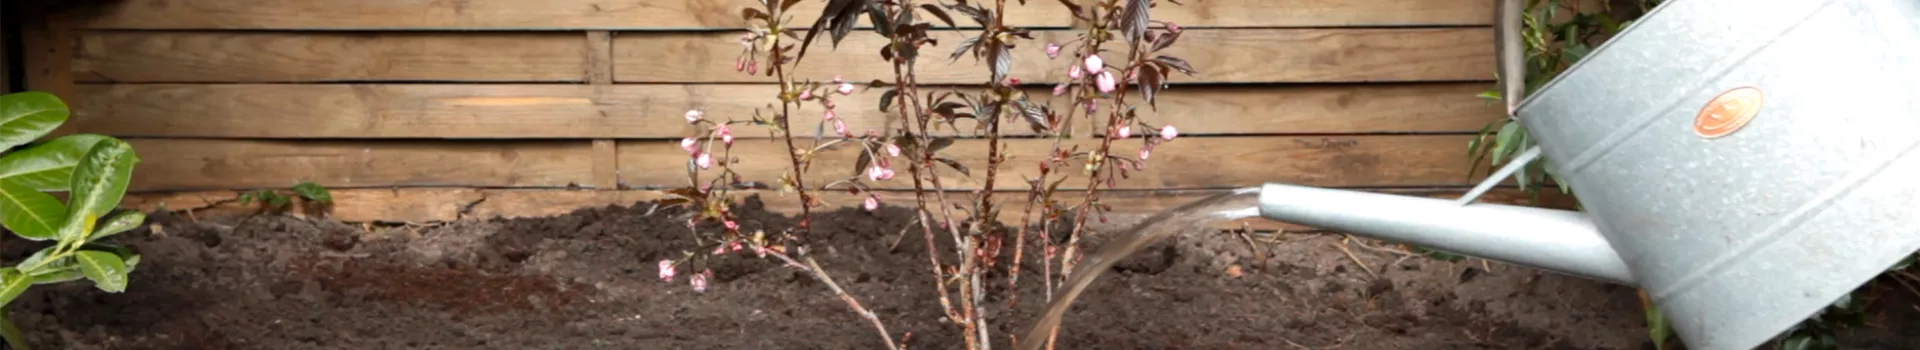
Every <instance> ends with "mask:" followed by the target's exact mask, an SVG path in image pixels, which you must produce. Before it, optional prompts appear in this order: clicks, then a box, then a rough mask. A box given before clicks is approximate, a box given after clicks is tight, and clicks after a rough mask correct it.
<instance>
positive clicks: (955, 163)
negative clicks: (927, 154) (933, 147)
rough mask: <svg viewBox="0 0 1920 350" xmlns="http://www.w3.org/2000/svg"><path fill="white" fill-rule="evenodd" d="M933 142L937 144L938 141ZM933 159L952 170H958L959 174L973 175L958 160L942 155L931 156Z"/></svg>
mask: <svg viewBox="0 0 1920 350" xmlns="http://www.w3.org/2000/svg"><path fill="white" fill-rule="evenodd" d="M935 144H938V143H937V142H936V143H935ZM933 160H936V161H939V162H940V163H941V164H946V165H947V167H949V168H953V170H955V171H959V172H960V175H966V176H967V177H973V172H972V171H970V170H968V169H967V165H966V164H960V161H957V160H953V159H950V158H944V157H935V158H933Z"/></svg>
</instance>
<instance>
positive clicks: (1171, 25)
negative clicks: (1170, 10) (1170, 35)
mask: <svg viewBox="0 0 1920 350" xmlns="http://www.w3.org/2000/svg"><path fill="white" fill-rule="evenodd" d="M1167 31H1169V32H1174V33H1179V32H1180V31H1181V29H1180V25H1179V24H1176V23H1173V22H1167Z"/></svg>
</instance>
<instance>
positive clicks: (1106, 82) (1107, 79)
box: [1094, 71, 1116, 93]
mask: <svg viewBox="0 0 1920 350" xmlns="http://www.w3.org/2000/svg"><path fill="white" fill-rule="evenodd" d="M1094 84H1096V85H1097V86H1098V87H1099V88H1100V92H1101V93H1108V92H1113V89H1114V88H1115V87H1116V86H1114V85H1115V84H1116V82H1114V81H1113V72H1111V71H1103V72H1100V77H1099V78H1094Z"/></svg>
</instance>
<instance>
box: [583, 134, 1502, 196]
mask: <svg viewBox="0 0 1920 350" xmlns="http://www.w3.org/2000/svg"><path fill="white" fill-rule="evenodd" d="M1136 137H1137V136H1136ZM1472 137H1473V136H1471V135H1409V136H1327V137H1190V138H1181V139H1177V140H1175V141H1173V142H1169V143H1166V144H1162V145H1160V146H1158V147H1157V148H1156V149H1155V150H1154V153H1153V156H1152V157H1151V158H1150V159H1149V160H1148V162H1147V165H1146V170H1145V171H1134V172H1131V174H1130V176H1131V178H1129V179H1122V180H1119V181H1117V185H1118V187H1119V188H1122V189H1166V188H1238V187H1246V186H1254V185H1258V184H1261V183H1265V182H1275V181H1277V182H1286V183H1297V184H1305V185H1313V186H1336V187H1380V186H1396V187H1404V186H1423V187H1426V186H1431V187H1439V186H1463V185H1473V184H1476V183H1477V180H1478V178H1473V179H1469V178H1468V177H1467V171H1468V169H1469V168H1468V166H1469V165H1470V163H1469V162H1468V158H1467V152H1466V145H1467V140H1468V139H1470V138H1472ZM985 142H986V141H985V140H960V141H957V142H955V143H954V145H953V146H951V147H948V148H947V150H946V151H943V152H942V154H943V155H944V156H947V157H951V158H954V159H957V160H959V162H960V163H962V164H965V165H966V166H968V167H969V168H970V169H975V170H974V171H975V172H976V173H975V174H974V175H976V176H978V175H981V174H980V173H978V172H979V171H981V170H978V169H983V167H985V166H986V154H985V148H986V147H984V146H985V145H983V144H982V143H985ZM1002 142H1004V143H1005V144H1006V145H1007V146H1008V148H1009V152H1008V154H1007V155H1006V157H1007V163H1006V164H1007V168H1002V174H1003V175H1001V178H1000V179H998V180H997V181H998V182H999V183H998V184H997V186H996V187H995V188H996V189H999V190H1024V189H1026V188H1027V185H1026V184H1024V183H1021V182H1019V181H1020V180H1019V179H1021V178H1022V177H1032V176H1035V175H1036V174H1037V173H1038V170H1039V169H1038V168H1037V167H1038V164H1039V162H1040V160H1041V159H1043V158H1042V157H1044V156H1046V153H1047V152H1048V151H1049V150H1051V149H1052V145H1053V141H1052V140H1045V139H1013V140H1003V141H1002ZM1068 142H1069V143H1067V144H1066V145H1068V146H1071V145H1074V144H1079V145H1081V150H1082V151H1086V150H1089V149H1091V148H1093V147H1097V146H1098V144H1097V143H1096V142H1097V141H1094V140H1077V141H1068ZM1141 147H1142V142H1141V140H1140V139H1137V138H1136V139H1129V140H1125V141H1122V142H1115V143H1114V145H1113V148H1114V154H1116V155H1119V156H1122V157H1127V158H1134V157H1135V156H1136V155H1137V154H1138V152H1139V149H1140V148H1141ZM786 152H787V150H786V147H785V145H784V144H780V143H778V142H773V140H754V141H750V142H735V143H734V146H733V149H732V151H731V155H730V157H732V158H734V159H738V160H739V161H740V162H739V163H738V164H735V165H733V168H732V169H733V170H734V171H735V172H738V173H740V174H741V176H742V177H743V179H744V180H748V181H761V182H765V183H773V182H774V181H776V180H777V179H778V178H779V176H780V174H782V173H783V172H786V171H787V168H788V167H790V166H789V165H788V164H789V163H788V162H787V160H786ZM857 152H858V149H857V148H852V147H846V148H839V149H833V150H827V151H823V152H821V153H818V154H816V155H815V156H814V160H813V164H812V167H811V170H810V171H809V172H808V173H807V176H809V178H808V179H809V181H808V182H810V183H822V182H824V181H832V180H834V179H843V178H846V177H849V176H854V175H855V174H854V161H855V159H856V157H855V155H857V154H858V153H857ZM714 155H715V156H716V157H722V156H727V155H726V154H722V153H721V151H717V150H716V151H715V154H714ZM686 161H687V152H686V151H684V150H681V149H680V148H679V145H678V144H677V142H675V141H666V140H661V141H648V142H622V143H620V176H621V179H620V180H621V183H623V184H626V185H628V186H633V187H640V188H655V187H648V186H668V187H671V186H685V185H686V183H687V180H686V170H685V164H686ZM1071 164H1082V163H1080V162H1078V161H1076V162H1073V163H1071ZM902 166H905V165H904V163H901V162H899V161H896V162H895V165H894V167H895V168H896V169H897V170H898V169H899V167H902ZM939 169H941V170H940V171H941V173H940V174H941V177H942V178H943V179H944V181H946V182H945V183H946V184H948V186H949V188H954V189H973V188H979V187H981V186H983V184H981V183H980V182H979V181H977V180H979V179H973V178H967V177H963V176H962V175H961V174H959V173H958V172H955V171H952V170H951V169H948V168H946V167H940V168H939ZM1077 169H1078V168H1069V169H1065V170H1061V171H1066V172H1070V173H1074V174H1078V173H1079V170H1077ZM718 171H719V168H718V165H716V167H715V168H713V169H712V171H710V172H708V174H715V173H718ZM900 171H904V170H900ZM708 176H711V175H708ZM1082 178H1083V177H1082ZM1084 183H1085V181H1084V180H1079V179H1075V180H1068V181H1067V182H1066V183H1064V184H1063V185H1061V187H1062V188H1084V187H1082V186H1084V185H1083V184H1084ZM869 184H870V185H873V186H876V187H879V188H888V189H911V188H913V183H912V182H911V181H910V180H908V179H907V178H906V177H904V176H901V177H897V178H894V179H892V180H887V181H880V182H877V183H875V182H871V181H870V182H869Z"/></svg>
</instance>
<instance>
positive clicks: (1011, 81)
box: [1007, 77, 1020, 86]
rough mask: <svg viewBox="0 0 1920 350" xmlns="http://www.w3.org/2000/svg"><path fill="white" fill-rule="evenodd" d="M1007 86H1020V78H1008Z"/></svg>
mask: <svg viewBox="0 0 1920 350" xmlns="http://www.w3.org/2000/svg"><path fill="white" fill-rule="evenodd" d="M1007 86H1020V78H1013V77H1008V78H1007Z"/></svg>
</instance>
